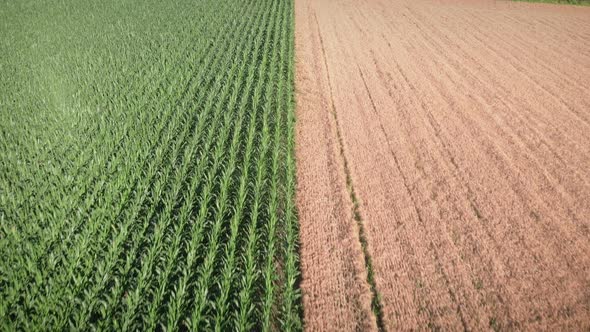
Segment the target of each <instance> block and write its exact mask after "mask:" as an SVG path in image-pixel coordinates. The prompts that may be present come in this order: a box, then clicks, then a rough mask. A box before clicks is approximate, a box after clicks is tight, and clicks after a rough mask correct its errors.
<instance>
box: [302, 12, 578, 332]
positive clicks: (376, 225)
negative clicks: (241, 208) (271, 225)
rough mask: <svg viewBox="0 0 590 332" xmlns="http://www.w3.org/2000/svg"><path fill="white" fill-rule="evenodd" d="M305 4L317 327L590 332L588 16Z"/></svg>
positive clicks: (309, 270) (312, 302)
mask: <svg viewBox="0 0 590 332" xmlns="http://www.w3.org/2000/svg"><path fill="white" fill-rule="evenodd" d="M295 4H296V5H295V6H296V8H295V17H296V62H297V82H296V86H297V103H298V106H297V116H298V118H297V137H296V139H297V158H298V174H297V175H298V182H299V188H298V206H299V213H300V223H301V258H302V272H303V282H302V285H301V287H302V292H303V305H304V312H305V324H306V328H307V329H308V330H322V331H323V330H339V331H342V330H355V329H357V330H358V329H362V330H371V329H377V328H378V324H377V319H376V317H375V316H376V315H375V314H374V313H373V311H372V310H371V299H372V297H373V296H374V295H373V294H372V292H371V289H370V283H369V282H368V281H367V268H366V267H365V259H366V258H367V257H365V254H364V252H363V250H362V247H361V244H360V242H361V241H360V239H361V238H360V236H359V225H358V224H357V221H355V220H354V218H353V209H354V207H353V206H354V205H353V200H352V198H351V193H350V189H352V190H353V191H354V196H355V198H356V199H357V200H358V204H359V206H358V211H359V213H360V217H361V220H360V224H361V226H362V227H363V228H364V232H365V237H366V241H367V244H368V247H367V256H369V257H370V259H371V260H372V269H373V271H374V273H375V284H376V289H377V292H378V295H379V299H380V301H379V302H380V304H381V306H382V309H381V310H380V311H379V310H378V311H377V312H378V314H377V316H381V318H382V321H383V326H382V328H383V329H385V330H390V331H394V330H425V329H437V328H440V329H445V330H458V329H466V330H488V329H493V330H515V329H516V330H520V329H524V330H539V329H541V330H587V329H590V217H589V216H590V90H588V89H589V88H590V8H584V7H574V6H555V5H543V4H529V3H511V2H495V1H487V2H486V1H469V0H462V1H455V0H440V1H414V0H412V1H399V0H398V1H396V0H361V1H358V0H296V1H295ZM347 176H350V186H347Z"/></svg>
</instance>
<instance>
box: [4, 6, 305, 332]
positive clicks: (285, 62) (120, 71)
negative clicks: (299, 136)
mask: <svg viewBox="0 0 590 332" xmlns="http://www.w3.org/2000/svg"><path fill="white" fill-rule="evenodd" d="M292 7H293V6H292V2H290V1H278V0H262V1H248V0H244V1H229V0H221V1H219V0H215V1H212V0H205V1H196V2H195V1H184V0H178V1H163V2H161V1H134V0H130V1H100V2H93V1H84V0H77V1H69V2H65V1H58V2H55V1H17V2H3V3H2V4H0V26H1V28H0V71H1V73H2V77H3V79H2V81H1V82H0V117H1V119H2V121H0V256H1V257H2V259H1V260H0V324H1V325H0V328H1V329H3V330H15V329H22V330H38V329H50V330H65V329H75V330H78V329H84V330H87V329H99V330H142V331H144V330H150V331H151V330H162V329H166V330H170V331H173V330H177V329H186V328H188V329H191V330H203V329H215V330H236V329H237V330H272V329H281V330H291V329H299V328H301V318H300V311H301V308H300V305H299V302H298V301H299V300H298V298H299V293H298V289H297V280H298V276H299V272H298V256H297V241H298V240H297V239H298V229H297V224H296V213H295V206H294V199H293V197H294V191H295V178H294V176H295V162H294V148H293V144H294V139H293V133H294V129H293V128H294V112H293V105H294V101H293V83H292V82H293V70H292V67H293V61H292V58H293V52H294V50H293V46H294V45H293V38H292V35H293V8H292Z"/></svg>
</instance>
